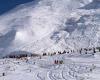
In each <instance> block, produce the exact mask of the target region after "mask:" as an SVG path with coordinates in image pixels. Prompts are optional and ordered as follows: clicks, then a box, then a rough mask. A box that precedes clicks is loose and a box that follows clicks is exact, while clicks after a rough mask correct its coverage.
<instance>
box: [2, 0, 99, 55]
mask: <svg viewBox="0 0 100 80" xmlns="http://www.w3.org/2000/svg"><path fill="white" fill-rule="evenodd" d="M99 5H100V1H99V0H35V1H33V2H30V3H27V4H22V5H20V6H18V7H17V8H15V9H13V10H11V11H9V12H8V13H5V14H3V15H1V16H0V54H1V55H2V56H4V55H5V54H9V53H11V52H15V51H27V52H30V53H38V54H41V53H43V52H54V51H62V50H64V49H79V48H88V47H97V46H99V45H100V6H99Z"/></svg>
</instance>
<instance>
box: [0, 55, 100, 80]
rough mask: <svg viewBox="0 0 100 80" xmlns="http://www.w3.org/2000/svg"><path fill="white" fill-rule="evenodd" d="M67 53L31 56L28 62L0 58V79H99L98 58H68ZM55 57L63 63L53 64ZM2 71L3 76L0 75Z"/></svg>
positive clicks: (99, 65)
mask: <svg viewBox="0 0 100 80" xmlns="http://www.w3.org/2000/svg"><path fill="white" fill-rule="evenodd" d="M68 55H69V54H62V55H54V56H46V57H42V59H38V58H31V59H29V60H28V62H26V61H25V60H16V59H0V80H13V79H14V80H27V79H28V80H100V77H99V74H100V59H97V58H96V57H92V58H90V57H88V58H84V57H82V56H81V57H76V58H75V57H74V55H73V57H72V58H69V57H68ZM75 55H76V54H75ZM57 57H58V60H61V59H62V60H63V61H64V63H63V64H59V65H57V64H54V63H53V62H52V61H53V60H54V59H57ZM78 59H79V60H78ZM95 61H97V63H96V62H95ZM34 62H35V64H33V63H34ZM91 69H92V70H91ZM3 72H4V73H5V76H2V73H3Z"/></svg>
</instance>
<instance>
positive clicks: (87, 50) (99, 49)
mask: <svg viewBox="0 0 100 80" xmlns="http://www.w3.org/2000/svg"><path fill="white" fill-rule="evenodd" d="M96 52H100V47H96V48H94V47H93V48H81V49H77V50H71V49H69V50H64V51H57V52H53V53H46V52H45V53H43V54H42V55H41V56H40V55H38V54H37V55H36V54H30V55H29V54H23V53H22V54H19V55H18V54H17V55H7V56H5V57H4V58H17V59H20V58H25V57H38V56H40V58H41V57H42V56H53V55H59V54H72V53H79V54H89V53H91V54H92V55H94V54H95V53H96Z"/></svg>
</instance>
